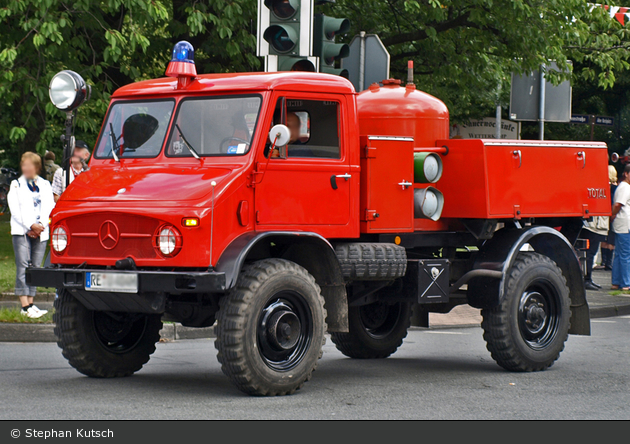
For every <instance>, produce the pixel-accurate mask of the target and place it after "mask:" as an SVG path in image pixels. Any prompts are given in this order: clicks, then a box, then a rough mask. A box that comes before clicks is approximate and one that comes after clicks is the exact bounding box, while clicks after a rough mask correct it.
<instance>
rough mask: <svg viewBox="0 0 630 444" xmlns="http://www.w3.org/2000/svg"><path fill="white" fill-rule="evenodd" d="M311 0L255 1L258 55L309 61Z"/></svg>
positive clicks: (310, 48) (310, 49)
mask: <svg viewBox="0 0 630 444" xmlns="http://www.w3.org/2000/svg"><path fill="white" fill-rule="evenodd" d="M312 13H313V0H258V55H259V56H267V55H276V56H300V57H310V56H311V53H312V49H313V45H312V32H311V27H312Z"/></svg>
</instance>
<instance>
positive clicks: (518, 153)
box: [512, 150, 523, 168]
mask: <svg viewBox="0 0 630 444" xmlns="http://www.w3.org/2000/svg"><path fill="white" fill-rule="evenodd" d="M512 155H514V156H518V167H519V168H520V167H521V166H522V165H523V155H522V154H521V150H514V151H512Z"/></svg>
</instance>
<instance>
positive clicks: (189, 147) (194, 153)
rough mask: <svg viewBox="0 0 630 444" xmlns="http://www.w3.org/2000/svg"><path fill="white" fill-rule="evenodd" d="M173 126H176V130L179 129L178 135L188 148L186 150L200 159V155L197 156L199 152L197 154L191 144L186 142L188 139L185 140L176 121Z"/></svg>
mask: <svg viewBox="0 0 630 444" xmlns="http://www.w3.org/2000/svg"><path fill="white" fill-rule="evenodd" d="M175 128H177V131H179V135H180V136H181V138H182V140H183V141H184V145H186V148H188V151H190V154H192V155H193V157H194V158H195V159H199V160H201V157H199V154H197V151H195V149H194V148H193V147H192V145H191V144H190V143H188V141H187V140H186V137H184V133H183V132H182V129H181V128H180V127H179V124H177V123H176V124H175Z"/></svg>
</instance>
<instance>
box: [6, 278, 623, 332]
mask: <svg viewBox="0 0 630 444" xmlns="http://www.w3.org/2000/svg"><path fill="white" fill-rule="evenodd" d="M593 280H594V281H595V282H596V283H598V284H599V285H601V286H602V289H601V290H600V291H587V292H586V299H587V301H588V305H589V308H590V312H591V318H606V317H611V316H621V315H630V295H620V296H612V295H610V294H608V292H609V291H610V271H604V270H595V271H594V272H593ZM54 298H55V295H54V293H47V294H42V295H39V296H38V297H36V298H35V303H36V304H37V305H38V306H39V307H40V308H42V309H46V310H50V309H51V308H52V305H53V301H54ZM7 306H18V303H17V301H16V298H15V296H13V295H12V294H6V293H5V294H2V295H0V307H7ZM480 324H481V310H478V309H476V308H472V307H470V306H468V305H461V306H459V307H455V308H454V309H453V310H451V312H450V313H446V314H440V313H431V314H430V315H429V325H430V326H431V328H456V327H473V326H478V325H480ZM161 335H162V340H166V341H173V340H179V339H198V338H212V337H214V329H213V327H207V328H191V327H184V326H183V325H181V324H178V323H169V324H164V328H163V329H162V332H161ZM55 341H56V340H55V336H54V333H53V325H52V324H8V323H0V342H55Z"/></svg>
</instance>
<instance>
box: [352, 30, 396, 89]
mask: <svg viewBox="0 0 630 444" xmlns="http://www.w3.org/2000/svg"><path fill="white" fill-rule="evenodd" d="M341 67H342V68H345V69H347V70H348V80H350V82H352V84H353V85H354V89H356V90H357V91H363V90H364V89H367V88H368V87H369V86H370V85H371V84H372V83H378V82H381V81H382V80H385V79H388V78H389V52H387V49H386V48H385V45H383V42H381V39H379V38H378V36H377V35H376V34H365V33H364V32H362V33H361V34H359V35H355V36H354V38H353V39H352V41H351V42H350V54H349V55H348V57H347V58H345V59H342V60H341Z"/></svg>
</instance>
